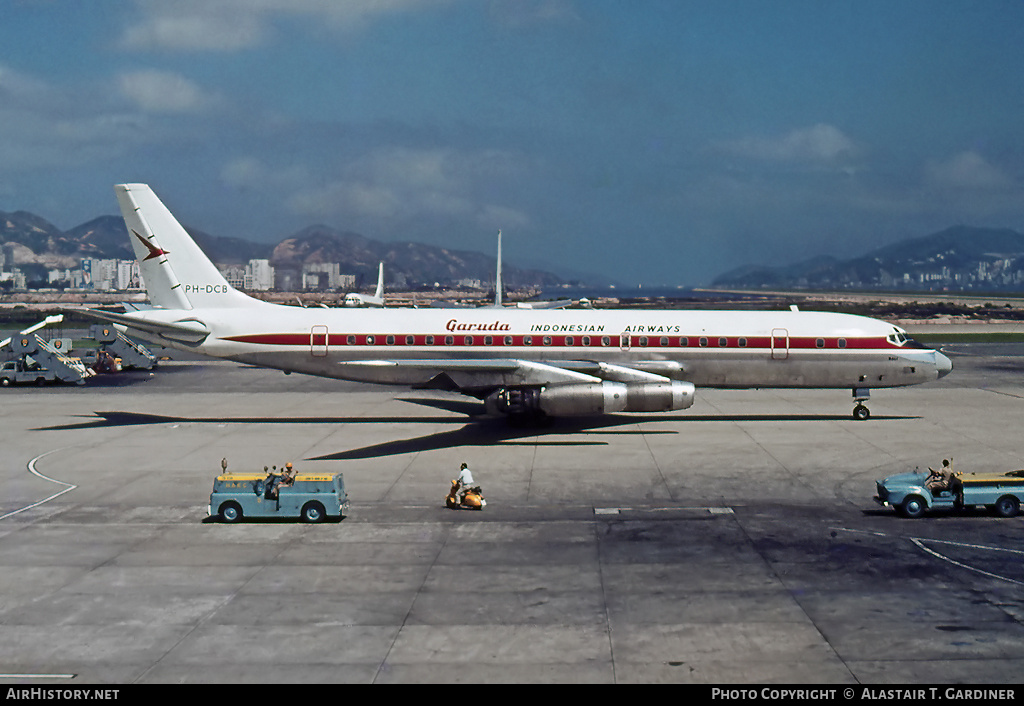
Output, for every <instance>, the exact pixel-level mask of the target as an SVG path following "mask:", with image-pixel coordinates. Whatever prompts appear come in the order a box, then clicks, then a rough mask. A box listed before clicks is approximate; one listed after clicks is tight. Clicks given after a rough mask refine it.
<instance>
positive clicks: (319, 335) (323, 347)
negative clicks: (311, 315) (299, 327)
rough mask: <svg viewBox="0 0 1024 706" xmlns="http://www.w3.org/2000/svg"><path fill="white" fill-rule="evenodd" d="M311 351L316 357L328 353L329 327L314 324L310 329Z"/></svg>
mask: <svg viewBox="0 0 1024 706" xmlns="http://www.w3.org/2000/svg"><path fill="white" fill-rule="evenodd" d="M309 352H310V353H311V354H312V355H313V356H314V357H316V358H323V357H325V356H326V355H327V327H326V326H320V325H317V326H314V327H313V328H312V329H310V331H309Z"/></svg>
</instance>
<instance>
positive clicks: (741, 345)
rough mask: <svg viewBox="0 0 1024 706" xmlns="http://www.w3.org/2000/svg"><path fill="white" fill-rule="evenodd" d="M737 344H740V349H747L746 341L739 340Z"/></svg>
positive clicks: (743, 339)
mask: <svg viewBox="0 0 1024 706" xmlns="http://www.w3.org/2000/svg"><path fill="white" fill-rule="evenodd" d="M739 344H740V348H746V347H747V339H745V338H741V339H740V340H739Z"/></svg>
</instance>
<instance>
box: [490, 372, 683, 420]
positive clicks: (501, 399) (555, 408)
mask: <svg viewBox="0 0 1024 706" xmlns="http://www.w3.org/2000/svg"><path fill="white" fill-rule="evenodd" d="M694 391H695V390H694V386H693V383H690V382H679V381H677V380H671V381H666V382H648V383H636V384H627V383H621V382H595V383H583V384H569V385H552V386H548V387H507V388H502V389H500V390H498V391H497V392H494V393H492V394H491V395H490V396H488V397H487V398H486V399H485V400H484V403H485V405H486V407H487V411H488V412H490V413H491V414H508V415H512V416H528V415H537V414H546V415H548V416H551V417H581V416H596V415H600V414H609V413H612V412H668V411H670V410H673V409H686V408H687V407H689V406H690V405H692V404H693V396H694Z"/></svg>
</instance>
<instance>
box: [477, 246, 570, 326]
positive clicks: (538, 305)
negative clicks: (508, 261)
mask: <svg viewBox="0 0 1024 706" xmlns="http://www.w3.org/2000/svg"><path fill="white" fill-rule="evenodd" d="M504 293H505V284H504V282H503V280H502V271H501V231H500V230H499V231H498V267H497V271H496V273H495V276H494V307H493V308H495V309H500V308H501V307H503V306H512V307H515V308H517V309H564V308H566V307H567V306H571V305H572V299H556V300H554V301H544V302H514V303H508V304H506V303H504V300H503V296H504Z"/></svg>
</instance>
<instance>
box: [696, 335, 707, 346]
mask: <svg viewBox="0 0 1024 706" xmlns="http://www.w3.org/2000/svg"><path fill="white" fill-rule="evenodd" d="M698 343H700V345H701V346H706V345H707V344H708V339H706V338H704V337H703V336H701V338H700V340H699V341H698Z"/></svg>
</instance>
